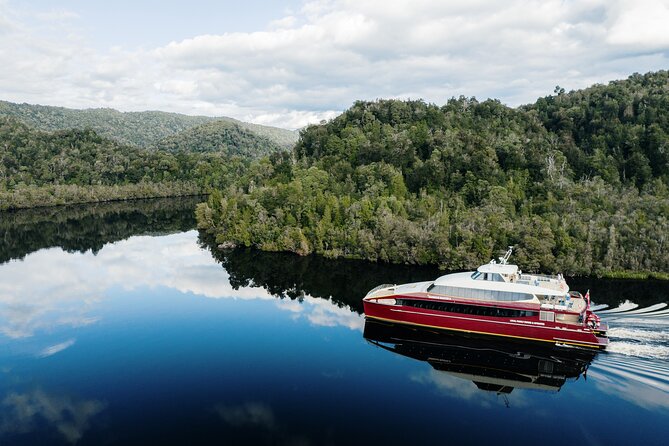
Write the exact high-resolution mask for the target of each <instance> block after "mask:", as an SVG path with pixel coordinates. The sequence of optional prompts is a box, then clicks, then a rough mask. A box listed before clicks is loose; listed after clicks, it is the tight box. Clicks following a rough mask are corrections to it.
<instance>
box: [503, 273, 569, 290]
mask: <svg viewBox="0 0 669 446" xmlns="http://www.w3.org/2000/svg"><path fill="white" fill-rule="evenodd" d="M516 283H522V284H525V285H535V286H540V287H542V288H548V289H551V290H556V291H564V290H565V289H568V288H567V282H566V281H565V280H564V279H563V278H561V277H559V276H558V277H556V276H547V275H542V274H521V275H520V278H519V279H518V280H517V281H516Z"/></svg>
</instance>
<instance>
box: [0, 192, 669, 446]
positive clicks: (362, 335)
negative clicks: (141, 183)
mask: <svg viewBox="0 0 669 446" xmlns="http://www.w3.org/2000/svg"><path fill="white" fill-rule="evenodd" d="M158 203H160V204H158V205H156V204H155V203H152V202H146V203H135V204H131V205H125V207H123V205H113V206H111V207H104V206H100V207H95V208H85V207H82V208H69V209H68V208H63V209H61V210H56V211H54V210H43V211H33V212H32V213H23V214H21V213H14V214H0V219H1V220H0V254H2V256H3V257H2V258H1V259H0V262H3V263H1V264H0V444H2V445H15V444H16V445H19V444H20V445H51V444H53V445H60V444H64V445H68V444H79V445H89V444H90V445H129V444H154V443H155V444H179V445H188V444H304V445H306V444H347V445H348V444H437V443H439V444H443V443H449V444H490V443H493V442H494V443H502V444H513V443H520V444H530V443H531V444H593V445H598V444H602V445H605V444H632V443H633V444H644V445H645V444H666V441H667V438H669V364H668V361H667V360H668V359H669V314H667V313H663V311H666V310H667V307H662V305H660V304H662V303H666V302H667V300H668V297H667V288H668V286H667V284H664V283H653V284H651V285H649V284H648V283H646V282H643V283H642V282H639V283H636V285H635V283H634V282H626V286H627V287H628V288H627V289H626V290H627V291H625V294H624V295H621V294H619V293H615V292H612V291H610V290H608V291H607V293H608V294H606V293H605V290H607V287H609V285H610V284H608V283H607V282H598V281H594V280H593V281H591V282H587V280H586V283H585V286H586V287H590V288H592V289H593V291H592V294H593V299H594V300H596V301H597V302H598V303H599V304H600V305H608V307H607V308H605V309H603V310H602V311H603V312H606V311H607V310H608V311H611V310H613V311H614V312H612V313H608V314H607V313H603V314H602V316H603V317H605V318H606V319H607V320H609V322H610V324H611V326H612V327H613V328H612V329H611V336H612V342H611V348H610V349H609V351H608V352H606V353H600V354H598V355H594V354H592V355H587V354H583V353H581V352H568V351H567V352H565V351H545V350H537V349H536V348H534V347H530V346H524V345H522V344H499V343H496V344H493V343H481V342H480V341H477V340H471V339H464V338H455V337H443V336H435V334H434V333H425V332H416V331H415V330H400V329H397V327H388V326H370V325H369V324H367V326H365V320H364V316H363V315H362V314H361V306H360V299H361V298H362V297H363V295H364V293H365V291H366V290H367V289H369V288H371V287H372V286H374V285H375V284H378V283H383V282H388V281H390V280H389V279H392V278H398V280H397V281H398V282H400V281H409V280H421V279H424V278H428V277H430V276H432V275H434V274H439V273H438V272H436V271H434V270H432V269H429V268H408V267H388V266H382V265H370V264H367V263H364V262H332V261H327V260H324V259H319V258H313V257H310V258H299V257H295V256H288V255H283V254H264V253H258V252H254V251H236V252H235V251H233V252H220V251H218V250H217V249H215V248H214V247H213V246H212V245H211V243H208V242H207V241H206V240H205V239H203V238H201V237H200V236H199V234H198V233H197V232H196V231H195V230H192V229H191V230H188V229H189V228H193V226H194V222H193V221H192V217H191V211H192V205H193V203H192V202H188V201H186V202H178V203H176V204H175V203H174V202H169V201H162V202H158ZM3 240H4V242H3ZM583 280H584V279H581V282H583ZM579 285H583V283H579ZM649 286H650V287H651V289H653V290H655V291H652V292H648V291H647V290H648V289H649V288H648V287H649ZM609 288H611V289H613V290H615V289H618V290H620V289H621V288H620V287H616V286H613V287H609ZM598 289H599V290H600V291H601V292H600V293H599V296H597V291H596V290H598ZM634 290H640V291H639V293H640V294H639V298H638V299H637V301H638V302H641V303H640V304H638V305H639V306H638V307H634V305H637V302H636V301H635V297H637V296H636V295H635V291H634ZM641 290H645V291H641ZM641 294H643V295H642V296H641ZM595 296H597V297H599V299H597V298H596V297H595ZM626 300H627V301H629V302H628V303H625V301H626ZM620 304H623V307H620ZM653 305H655V306H656V307H653ZM633 307H634V308H633ZM659 307H662V308H659ZM649 308H650V309H649ZM648 309H649V310H648ZM635 312H636V313H635Z"/></svg>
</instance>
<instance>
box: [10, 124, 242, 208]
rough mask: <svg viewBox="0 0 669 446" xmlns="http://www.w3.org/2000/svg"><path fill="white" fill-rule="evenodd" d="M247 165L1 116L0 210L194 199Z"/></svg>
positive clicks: (223, 156)
mask: <svg viewBox="0 0 669 446" xmlns="http://www.w3.org/2000/svg"><path fill="white" fill-rule="evenodd" d="M247 164H248V160H247V159H245V158H242V157H236V156H230V155H229V154H228V153H225V152H220V151H209V152H206V153H197V152H193V151H187V150H180V151H178V152H175V153H169V152H166V151H160V150H147V149H144V148H140V147H135V146H129V145H124V144H120V143H117V142H115V141H112V140H110V139H107V138H103V137H101V136H100V135H98V134H97V133H96V132H94V131H93V130H90V129H88V130H63V131H58V132H53V133H51V132H42V131H38V130H34V129H32V128H30V127H28V126H26V125H25V124H22V123H20V122H17V121H16V120H14V119H10V118H1V117H0V210H4V209H15V208H28V207H34V206H51V205H62V204H73V203H85V202H101V201H114V200H123V199H137V198H149V197H168V196H185V195H196V194H200V193H203V192H206V191H208V190H209V189H211V188H222V187H227V186H228V185H229V184H230V183H231V181H233V179H235V178H236V177H237V176H238V175H239V172H241V171H245V170H246V165H247Z"/></svg>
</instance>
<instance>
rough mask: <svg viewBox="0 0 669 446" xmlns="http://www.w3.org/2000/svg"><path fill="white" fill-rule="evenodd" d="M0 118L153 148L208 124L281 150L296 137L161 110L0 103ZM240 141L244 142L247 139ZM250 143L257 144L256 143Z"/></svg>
mask: <svg viewBox="0 0 669 446" xmlns="http://www.w3.org/2000/svg"><path fill="white" fill-rule="evenodd" d="M0 116H5V117H11V118H15V119H16V120H18V121H20V122H23V123H24V124H26V125H28V126H30V127H32V128H34V129H37V130H44V131H50V132H52V131H57V130H70V129H82V130H83V129H92V130H94V131H95V132H96V133H97V134H99V135H100V136H104V137H107V138H110V139H113V140H115V141H117V142H120V143H123V144H131V145H135V146H139V147H149V146H153V145H156V144H157V143H158V142H160V141H161V140H164V139H165V138H169V137H171V136H174V135H176V134H178V133H180V132H183V131H185V130H189V129H192V128H193V127H197V126H200V125H203V124H207V123H212V122H226V123H228V124H229V125H228V126H224V125H222V124H221V125H220V129H222V130H223V129H225V131H226V132H230V129H231V128H232V127H231V126H234V127H237V128H238V129H239V130H238V132H239V133H244V132H250V133H251V134H253V135H257V136H259V137H261V138H262V140H269V141H271V142H272V143H273V144H274V145H275V146H276V147H279V148H282V149H289V148H291V147H292V146H293V145H294V144H295V143H296V142H297V138H298V132H296V131H291V130H286V129H281V128H277V127H269V126H263V125H258V124H251V123H247V122H242V121H238V120H236V119H232V118H227V117H219V118H213V117H207V116H189V115H183V114H179V113H167V112H161V111H143V112H120V111H118V110H114V109H111V108H94V109H86V110H78V109H71V108H64V107H52V106H45V105H31V104H15V103H12V102H7V101H0ZM205 129H206V131H207V132H210V131H211V130H212V128H211V127H206V128H205ZM244 140H245V141H247V140H249V138H244ZM254 144H256V145H257V144H259V142H254ZM246 149H247V148H240V150H241V151H249V150H246ZM249 152H250V151H249Z"/></svg>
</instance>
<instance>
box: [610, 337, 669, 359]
mask: <svg viewBox="0 0 669 446" xmlns="http://www.w3.org/2000/svg"><path fill="white" fill-rule="evenodd" d="M607 350H608V351H609V352H612V353H619V354H621V355H627V356H638V357H641V358H655V359H669V346H666V345H653V344H638V343H635V342H625V341H612V342H611V343H610V344H609V346H608V347H607Z"/></svg>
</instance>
